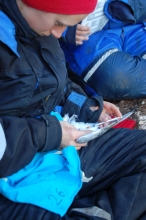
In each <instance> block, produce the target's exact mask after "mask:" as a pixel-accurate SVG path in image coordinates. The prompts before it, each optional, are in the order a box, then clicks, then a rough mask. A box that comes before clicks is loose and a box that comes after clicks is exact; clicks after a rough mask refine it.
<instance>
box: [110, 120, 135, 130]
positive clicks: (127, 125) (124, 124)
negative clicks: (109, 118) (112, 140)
mask: <svg viewBox="0 0 146 220" xmlns="http://www.w3.org/2000/svg"><path fill="white" fill-rule="evenodd" d="M135 124H136V121H135V120H133V119H125V120H124V121H122V122H120V123H119V124H117V125H115V126H114V127H113V128H129V129H133V128H134V126H135Z"/></svg>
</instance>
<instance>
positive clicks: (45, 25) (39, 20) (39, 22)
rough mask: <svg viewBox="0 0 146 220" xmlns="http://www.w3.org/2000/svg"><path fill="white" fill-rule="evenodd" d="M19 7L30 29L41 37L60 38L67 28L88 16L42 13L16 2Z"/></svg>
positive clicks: (18, 1) (18, 0) (19, 1)
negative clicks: (52, 36) (51, 35)
mask: <svg viewBox="0 0 146 220" xmlns="http://www.w3.org/2000/svg"><path fill="white" fill-rule="evenodd" d="M16 2H17V5H18V7H19V9H20V11H21V13H22V16H23V17H24V18H25V20H26V21H27V23H28V24H29V26H30V28H31V29H32V30H33V31H34V32H36V33H37V34H39V35H41V36H49V35H50V34H53V35H54V36H55V37H56V38H60V37H61V35H62V33H63V32H64V30H65V29H66V27H67V26H73V25H75V24H77V23H79V22H80V21H81V20H83V19H84V18H85V17H86V16H87V14H81V15H62V14H55V13H49V12H44V11H40V10H37V9H34V8H31V7H28V6H27V5H25V4H24V3H23V2H22V1H21V0H16Z"/></svg>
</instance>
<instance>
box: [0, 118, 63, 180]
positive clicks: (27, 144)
mask: <svg viewBox="0 0 146 220" xmlns="http://www.w3.org/2000/svg"><path fill="white" fill-rule="evenodd" d="M48 119H49V126H48V127H47V126H46V124H45V122H44V120H43V119H30V118H17V117H14V116H11V117H7V116H3V117H0V137H1V140H3V142H0V145H1V146H0V178H2V177H6V176H9V175H11V174H13V173H15V172H17V171H18V170H20V169H21V168H23V167H25V166H26V165H28V164H29V163H30V162H31V160H32V159H33V157H34V156H35V154H36V152H37V151H42V152H43V151H51V150H55V149H57V148H58V146H59V145H60V143H61V139H62V131H61V126H60V123H59V121H58V119H57V118H56V117H55V116H48ZM47 129H48V131H49V132H47ZM47 133H48V134H49V137H48V138H47V135H46V134H47Z"/></svg>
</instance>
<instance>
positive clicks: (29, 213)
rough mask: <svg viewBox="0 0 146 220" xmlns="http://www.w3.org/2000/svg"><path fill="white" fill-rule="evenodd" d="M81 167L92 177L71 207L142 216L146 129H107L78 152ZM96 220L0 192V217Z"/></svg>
mask: <svg viewBox="0 0 146 220" xmlns="http://www.w3.org/2000/svg"><path fill="white" fill-rule="evenodd" d="M79 156H80V159H81V169H82V170H83V171H84V172H85V176H86V177H91V176H93V179H92V180H91V181H90V182H89V183H83V187H82V189H81V190H80V192H79V193H78V195H77V196H76V198H75V200H74V202H73V204H72V207H71V208H77V207H78V208H80V207H89V206H98V207H100V208H102V209H104V210H105V211H107V212H109V213H110V214H111V217H112V220H135V219H138V220H144V219H146V132H145V131H140V130H129V129H111V130H110V131H108V132H107V133H106V134H104V135H102V136H101V137H100V138H98V139H95V140H93V141H91V142H90V143H89V144H88V146H87V147H84V148H82V149H81V150H80V151H79ZM20 219H21V220H22V219H24V220H49V219H50V220H69V219H72V220H75V219H76V220H85V219H86V220H87V219H89V220H97V219H98V220H99V219H101V220H102V219H103V218H100V217H95V216H88V215H85V214H83V213H80V212H75V211H72V212H70V213H67V214H66V215H65V216H64V217H62V218H61V217H60V216H59V215H57V214H54V213H51V212H49V211H46V210H44V209H42V208H39V207H36V206H33V205H29V204H19V203H14V202H11V201H9V200H8V199H6V198H4V197H3V196H2V195H0V220H20Z"/></svg>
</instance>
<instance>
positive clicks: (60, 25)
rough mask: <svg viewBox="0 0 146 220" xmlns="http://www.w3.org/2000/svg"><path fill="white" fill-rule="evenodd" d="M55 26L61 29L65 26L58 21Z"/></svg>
mask: <svg viewBox="0 0 146 220" xmlns="http://www.w3.org/2000/svg"><path fill="white" fill-rule="evenodd" d="M55 25H57V26H59V27H63V26H64V25H63V24H62V23H60V22H58V21H56V23H55Z"/></svg>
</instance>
